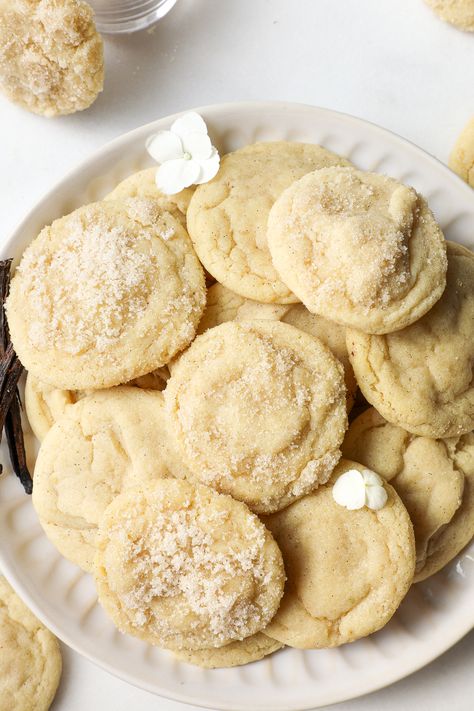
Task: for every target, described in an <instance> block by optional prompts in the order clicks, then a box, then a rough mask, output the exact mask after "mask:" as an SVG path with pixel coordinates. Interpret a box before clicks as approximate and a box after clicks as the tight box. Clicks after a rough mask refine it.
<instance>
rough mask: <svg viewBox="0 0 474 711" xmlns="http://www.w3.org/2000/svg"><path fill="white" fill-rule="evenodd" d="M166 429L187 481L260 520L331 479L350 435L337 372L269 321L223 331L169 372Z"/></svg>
mask: <svg viewBox="0 0 474 711" xmlns="http://www.w3.org/2000/svg"><path fill="white" fill-rule="evenodd" d="M164 394H165V400H166V403H167V410H168V413H169V417H170V429H171V431H172V432H173V434H174V436H175V437H176V443H177V446H178V447H179V449H180V451H181V453H182V455H183V459H184V461H185V463H186V465H187V467H188V470H189V475H190V476H191V477H192V478H193V479H195V480H198V481H200V482H201V483H203V484H206V485H208V486H212V487H214V488H216V489H217V490H218V491H221V492H223V493H226V494H231V495H232V496H233V497H234V498H236V499H238V500H240V501H245V503H246V504H247V505H248V506H249V507H250V508H251V509H252V510H253V511H256V512H258V513H264V512H266V513H269V512H272V511H276V510H278V509H280V508H283V507H284V506H287V505H288V504H289V503H290V502H291V501H293V500H294V499H297V498H299V497H301V496H303V495H304V494H306V493H308V492H309V491H311V490H312V489H314V488H315V487H317V486H318V484H321V483H324V482H326V481H327V480H328V478H329V476H330V474H331V472H332V470H333V469H334V467H335V465H336V464H337V461H338V459H339V456H340V451H339V446H340V444H341V442H342V439H343V437H344V432H345V429H346V426H347V415H346V408H345V396H346V392H345V387H344V379H343V368H342V365H341V364H340V363H339V361H337V360H336V358H335V357H334V356H333V355H332V353H331V352H330V350H329V349H328V348H327V347H326V346H324V344H323V343H322V342H321V341H319V340H317V339H315V338H313V337H312V336H309V335H308V334H307V333H304V332H303V331H300V330H299V329H296V328H294V327H293V326H289V325H288V324H283V323H279V322H274V321H245V322H236V321H232V322H229V323H223V324H221V325H220V326H217V327H216V328H212V329H210V330H209V331H206V333H204V334H203V335H201V336H198V337H197V339H196V340H195V341H194V343H192V345H191V346H190V348H189V349H188V350H187V351H186V352H185V353H184V354H183V355H182V356H181V357H180V358H179V359H178V360H177V362H176V364H175V365H174V366H173V370H172V375H171V378H170V380H169V381H168V385H167V388H166V390H165V393H164Z"/></svg>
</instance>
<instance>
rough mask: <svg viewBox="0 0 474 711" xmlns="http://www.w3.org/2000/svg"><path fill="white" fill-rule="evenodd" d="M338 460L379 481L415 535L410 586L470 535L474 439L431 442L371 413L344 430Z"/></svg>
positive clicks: (442, 562)
mask: <svg viewBox="0 0 474 711" xmlns="http://www.w3.org/2000/svg"><path fill="white" fill-rule="evenodd" d="M342 452H343V456H345V457H347V458H348V459H356V460H357V461H358V462H360V463H361V464H364V465H365V466H366V467H369V468H370V469H373V470H375V471H377V472H378V473H379V474H380V475H381V476H383V477H384V478H385V479H386V480H387V481H389V482H390V484H391V485H392V486H393V488H394V489H395V490H396V492H397V494H398V495H399V496H400V498H401V500H402V501H403V503H404V504H405V506H406V508H407V510H408V513H409V515H410V518H411V520H412V523H413V527H414V530H415V541H416V575H415V582H417V581H419V580H424V579H425V578H427V577H429V576H430V575H433V573H436V572H437V571H438V570H440V569H441V568H442V567H443V566H445V565H446V563H448V562H449V561H450V560H451V559H452V558H454V556H455V555H457V554H458V553H459V551H460V550H461V549H462V548H464V546H465V545H466V544H467V543H469V541H470V540H471V538H472V537H473V536H474V434H473V433H472V432H470V433H469V434H466V435H462V436H461V437H453V438H450V439H441V440H435V439H430V438H428V437H417V436H416V435H412V434H410V433H409V432H406V431H405V430H403V429H402V428H401V427H398V426H397V425H391V424H390V423H389V422H387V421H386V420H384V418H383V417H382V415H380V414H379V413H378V412H377V411H376V410H375V409H374V408H371V409H370V410H367V411H366V412H364V413H363V414H362V415H360V416H359V417H358V418H357V419H356V420H354V422H353V423H352V424H351V426H350V427H349V431H348V432H347V434H346V437H345V439H344V443H343V445H342Z"/></svg>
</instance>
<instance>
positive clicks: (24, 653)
mask: <svg viewBox="0 0 474 711" xmlns="http://www.w3.org/2000/svg"><path fill="white" fill-rule="evenodd" d="M0 650H1V654H0V711H33V710H34V711H48V709H49V707H50V706H51V704H52V702H53V699H54V696H55V694H56V690H57V688H58V685H59V681H60V679H61V670H62V661H61V651H60V648H59V644H58V640H57V639H56V637H55V636H54V635H53V634H52V633H51V632H50V631H49V630H48V629H46V627H45V626H44V625H43V624H42V623H41V622H40V621H39V620H37V619H36V617H35V616H34V615H33V613H32V612H30V610H29V609H28V608H27V607H26V605H25V604H24V603H23V602H22V600H20V598H19V597H18V596H17V595H16V593H15V592H14V590H13V589H12V588H11V587H10V585H9V584H8V582H7V581H6V580H5V578H3V577H2V576H0Z"/></svg>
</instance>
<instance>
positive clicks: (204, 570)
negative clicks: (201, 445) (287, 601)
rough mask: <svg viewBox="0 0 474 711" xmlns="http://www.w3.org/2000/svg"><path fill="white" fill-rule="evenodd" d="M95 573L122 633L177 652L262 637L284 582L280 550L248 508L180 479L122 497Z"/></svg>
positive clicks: (106, 520) (108, 518)
mask: <svg viewBox="0 0 474 711" xmlns="http://www.w3.org/2000/svg"><path fill="white" fill-rule="evenodd" d="M94 568H95V570H94V577H95V581H96V585H97V591H98V595H99V601H100V602H101V604H102V605H103V607H104V608H105V610H106V612H107V613H108V614H109V615H110V617H111V618H112V620H113V621H114V623H115V624H116V625H117V627H118V628H119V629H120V630H121V631H122V632H126V633H128V634H132V635H134V636H136V637H139V638H140V639H143V640H145V641H147V642H149V643H151V644H156V645H158V646H160V647H164V648H165V649H172V650H181V649H186V650H203V649H208V648H209V647H223V646H224V645H226V644H229V643H230V642H235V641H237V640H243V639H245V638H246V637H249V636H251V635H253V634H256V633H257V632H261V631H262V630H263V629H264V628H265V627H266V625H267V623H268V622H269V621H270V619H271V618H272V617H273V615H274V614H275V612H276V610H277V608H278V605H279V603H280V599H281V596H282V594H283V586H284V580H285V572H284V568H283V561H282V557H281V553H280V550H279V548H278V546H277V545H276V543H275V541H274V540H273V537H272V535H271V534H270V532H269V531H268V530H267V529H266V528H265V526H264V525H263V524H262V523H261V522H260V521H259V519H258V518H257V516H255V515H254V514H252V513H251V512H250V511H249V509H248V508H247V507H246V506H245V504H242V503H241V502H239V501H235V500H234V499H232V498H231V497H230V496H223V495H222V494H218V493H216V492H215V491H213V490H212V489H209V488H208V487H205V486H201V485H193V484H191V483H189V482H186V481H177V480H173V479H163V480H159V481H157V482H156V483H155V485H154V486H153V487H151V488H149V489H147V490H145V489H140V488H137V489H130V490H129V491H127V492H124V493H123V494H121V495H120V496H118V497H116V498H115V500H114V501H113V502H112V503H111V504H110V506H109V507H108V509H107V510H106V512H105V514H104V516H103V518H102V521H101V524H100V536H99V543H98V549H97V554H96V558H95V566H94Z"/></svg>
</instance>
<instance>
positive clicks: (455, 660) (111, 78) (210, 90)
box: [0, 0, 474, 711]
mask: <svg viewBox="0 0 474 711" xmlns="http://www.w3.org/2000/svg"><path fill="white" fill-rule="evenodd" d="M106 59H107V68H106V71H107V79H106V87H105V91H104V93H103V94H102V95H101V97H100V98H99V100H98V101H97V102H96V104H95V105H94V106H93V107H92V108H91V109H90V110H89V111H87V112H84V113H83V114H76V115H75V116H71V117H66V118H62V119H54V120H51V119H50V120H47V119H43V118H40V117H37V116H33V115H30V114H28V113H26V112H23V111H22V110H20V109H18V108H16V107H15V106H13V105H11V104H9V103H8V102H7V101H5V100H3V99H2V98H0V157H1V161H0V166H1V169H0V215H1V227H2V230H1V234H2V236H4V237H6V236H8V234H9V232H11V230H12V229H13V228H14V227H15V225H16V224H17V223H18V221H19V220H20V219H21V218H22V216H23V215H24V214H25V212H26V211H27V210H28V209H29V208H30V207H31V206H32V205H33V204H34V203H35V202H36V201H37V199H38V198H39V197H40V196H41V195H42V193H44V192H45V191H46V190H48V189H49V188H51V186H52V185H53V184H54V183H55V182H56V181H58V180H60V179H61V178H62V176H63V175H64V174H65V173H66V172H67V171H68V170H70V169H71V168H72V167H74V166H75V165H76V164H77V163H78V162H79V161H81V160H82V159H83V158H85V157H87V156H88V155H90V154H91V153H93V152H94V151H95V150H96V148H98V147H99V146H102V145H103V144H104V143H105V142H106V141H108V140H110V139H111V138H114V137H116V136H118V135H119V134H121V133H123V132H125V131H128V130H129V129H132V128H135V127H136V126H139V125H140V124H143V123H147V122H148V121H151V120H153V119H155V118H158V117H160V116H163V115H166V114H171V113H174V112H176V111H179V110H182V109H187V108H190V107H193V106H199V105H204V104H211V103H218V102H222V101H238V100H262V99H275V100H283V101H299V102H303V103H308V104H314V105H317V106H324V107H328V108H331V109H336V110H339V111H344V112H347V113H350V114H354V115H356V116H360V117H362V118H365V119H368V120H370V121H373V122H374V123H378V124H380V125H381V126H384V127H385V128H389V129H391V130H393V131H395V132H396V133H399V134H401V135H402V136H404V137H406V138H408V139H410V140H412V141H413V142H414V143H417V144H418V145H420V146H421V147H422V148H424V149H426V150H427V151H429V152H430V153H432V154H434V155H435V156H437V157H438V158H440V159H441V160H443V161H446V160H447V156H448V154H449V151H450V149H451V146H452V144H453V142H454V140H455V138H456V136H457V134H458V133H459V131H460V130H461V128H462V127H463V125H464V124H465V123H466V121H467V120H468V118H469V117H470V116H471V115H473V114H474V92H473V87H474V34H467V33H462V32H459V31H457V30H455V29H454V28H451V27H449V26H448V25H445V24H444V23H442V22H440V21H438V20H437V19H436V17H435V16H434V15H433V14H432V13H431V12H430V10H429V9H428V8H427V7H426V6H425V5H424V3H423V1H422V0H397V1H396V2H395V1H394V0H338V1H336V0H178V3H177V5H176V6H175V8H174V10H173V11H172V12H171V13H170V14H169V15H168V16H167V17H166V18H165V19H164V20H162V21H161V22H160V24H159V25H158V26H157V27H156V29H155V31H154V32H153V33H142V34H140V35H136V36H130V37H118V38H115V39H112V38H108V39H107V40H106ZM64 659H65V669H64V675H63V681H62V685H61V689H60V691H59V693H58V696H57V699H56V702H55V704H54V710H55V711H84V709H87V711H121V710H122V709H123V710H124V711H125V709H127V711H128V709H131V708H133V709H134V711H151V710H152V709H153V710H154V711H155V710H157V709H159V711H186V709H190V708H191V707H189V706H183V705H181V704H177V703H174V702H171V701H169V702H168V701H165V700H163V699H160V698H158V697H155V696H152V695H151V694H148V693H147V692H144V691H140V690H138V689H135V688H134V687H131V686H129V685H127V684H125V683H124V682H121V681H119V680H118V679H115V678H114V677H112V676H110V675H108V674H107V673H105V672H103V671H101V670H100V669H98V668H96V667H94V666H93V665H91V664H90V663H89V662H87V661H85V660H83V659H81V658H80V657H79V656H78V655H77V654H75V653H74V652H71V651H70V650H66V649H65V650H64ZM473 668H474V633H471V634H470V635H469V636H468V637H466V638H465V639H464V640H462V641H461V642H460V643H459V644H458V645H456V647H454V648H453V649H452V650H451V651H449V652H447V653H446V654H445V655H443V656H442V657H441V658H439V659H438V660H437V661H436V662H434V663H433V664H431V665H430V666H428V667H426V668H425V669H424V670H422V671H420V672H418V673H417V674H414V675H412V676H411V677H409V678H407V679H405V680H404V681H401V682H399V683H398V684H395V685H393V686H391V687H389V688H387V689H385V690H383V691H380V692H377V693H375V694H372V695H370V696H368V697H363V698H362V699H359V700H355V701H351V702H347V703H344V704H339V705H337V706H334V707H332V708H334V709H335V711H336V710H340V711H372V710H373V711H394V710H398V709H402V708H407V709H415V708H416V709H417V711H445V710H446V709H448V708H449V709H450V711H465V710H466V711H467V710H468V709H472V708H473V703H474V702H473V698H474V674H473V673H472V669H473ZM12 711H13V710H12Z"/></svg>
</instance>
